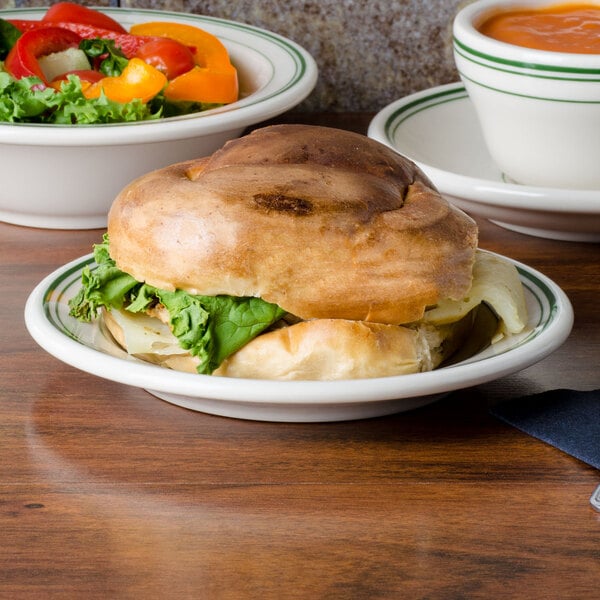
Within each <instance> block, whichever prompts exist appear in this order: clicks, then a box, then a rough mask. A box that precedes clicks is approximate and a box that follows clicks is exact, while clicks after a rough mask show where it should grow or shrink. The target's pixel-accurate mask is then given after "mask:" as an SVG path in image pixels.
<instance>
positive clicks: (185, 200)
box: [108, 125, 477, 324]
mask: <svg viewBox="0 0 600 600" xmlns="http://www.w3.org/2000/svg"><path fill="white" fill-rule="evenodd" d="M108 233H109V237H110V253H111V256H112V257H113V259H114V260H115V261H116V263H117V266H118V267H119V268H120V269H121V270H123V271H126V272H127V273H130V274H131V275H133V276H134V277H135V278H136V279H138V280H140V281H146V282H147V283H149V284H151V285H154V286H156V287H159V288H163V289H174V288H180V289H183V290H186V291H188V292H190V293H192V294H202V295H217V294H228V295H233V296H260V297H261V298H263V299H264V300H266V301H268V302H273V303H275V304H278V305H279V306H281V307H282V308H283V309H284V310H286V311H288V312H291V313H293V314H295V315H297V316H299V317H301V318H302V319H312V318H341V319H352V320H365V321H375V322H381V323H395V324H397V323H407V322H411V321H415V320H418V319H420V318H421V316H422V314H423V311H424V309H425V307H427V306H430V305H433V304H435V303H436V302H437V301H438V299H440V298H453V299H458V298H460V297H462V296H463V295H464V294H465V293H466V292H467V291H468V289H469V287H470V285H471V270H472V264H473V260H474V253H475V248H476V245H477V227H476V225H475V223H474V222H473V221H472V220H471V219H470V218H469V217H467V216H466V215H465V214H464V213H462V212H461V211H459V210H457V209H455V208H453V207H452V206H450V205H449V204H448V203H447V202H446V201H445V200H444V199H443V198H442V197H441V196H440V195H439V194H438V192H437V191H436V190H435V189H434V187H433V185H432V184H431V182H429V180H428V179H427V178H426V177H425V176H424V175H423V173H422V172H421V171H420V170H419V169H418V168H417V167H416V165H414V164H413V163H412V162H410V161H409V160H407V159H406V158H404V157H402V156H400V155H398V154H397V153H395V152H393V151H392V150H390V149H389V148H387V147H385V146H384V145H382V144H380V143H378V142H376V141H374V140H371V139H369V138H367V137H365V136H362V135H359V134H355V133H351V132H348V131H341V130H337V129H331V128H324V127H313V126H303V125H279V126H273V127H266V128H263V129H259V130H256V131H254V132H253V133H251V134H250V135H247V136H245V137H242V138H240V139H238V140H234V141H231V142H228V143H227V144H226V145H225V146H224V147H223V148H222V149H221V150H219V151H218V152H216V153H215V154H214V155H213V156H212V157H209V158H203V159H199V160H193V161H188V162H185V163H179V164H175V165H172V166H170V167H167V168H165V169H161V170H158V171H154V172H152V173H149V174H147V175H145V176H143V177H141V178H139V179H137V180H136V181H134V182H132V183H131V184H130V185H129V186H128V187H126V188H125V189H124V190H123V192H122V193H121V194H120V195H119V196H118V198H117V199H116V200H115V202H114V204H113V206H112V209H111V211H110V214H109V222H108Z"/></svg>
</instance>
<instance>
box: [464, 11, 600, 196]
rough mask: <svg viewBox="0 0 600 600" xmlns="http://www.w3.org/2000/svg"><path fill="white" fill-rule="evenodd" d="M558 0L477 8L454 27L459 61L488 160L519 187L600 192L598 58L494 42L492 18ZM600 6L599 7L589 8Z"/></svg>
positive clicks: (599, 76)
mask: <svg viewBox="0 0 600 600" xmlns="http://www.w3.org/2000/svg"><path fill="white" fill-rule="evenodd" d="M554 4H556V0H522V1H520V2H515V1H511V0H478V1H476V2H474V3H472V4H469V5H468V6H466V7H465V8H463V9H462V10H461V11H459V13H458V14H457V15H456V18H455V20H454V27H453V32H454V58H455V62H456V66H457V68H458V71H459V73H460V76H461V79H462V80H463V82H464V85H465V87H466V89H467V92H468V93H469V97H470V98H471V100H472V102H473V105H474V106H475V110H476V112H477V115H478V118H479V121H480V124H481V129H482V133H483V136H484V139H485V142H486V145H487V147H488V149H489V151H490V154H491V156H492V158H493V159H494V161H495V162H496V164H497V165H498V166H499V167H500V169H501V170H502V171H503V172H504V173H505V174H506V175H507V176H508V178H510V179H512V180H514V181H515V182H517V183H521V184H526V185H533V186H548V187H557V188H568V189H590V190H591V189H600V169H599V168H598V164H599V163H600V136H599V135H598V131H600V55H598V54H574V53H566V52H551V51H544V50H534V49H530V48H524V47H521V46H516V45H512V44H507V43H504V42H500V41H496V40H494V39H492V38H490V37H488V36H485V35H483V34H481V33H480V32H479V31H478V30H477V27H478V26H479V25H480V24H481V23H482V21H484V20H485V18H486V17H487V16H489V15H491V14H495V13H497V12H500V11H502V10H507V9H514V8H529V7H543V6H550V5H554ZM590 4H597V5H598V7H599V8H600V0H590Z"/></svg>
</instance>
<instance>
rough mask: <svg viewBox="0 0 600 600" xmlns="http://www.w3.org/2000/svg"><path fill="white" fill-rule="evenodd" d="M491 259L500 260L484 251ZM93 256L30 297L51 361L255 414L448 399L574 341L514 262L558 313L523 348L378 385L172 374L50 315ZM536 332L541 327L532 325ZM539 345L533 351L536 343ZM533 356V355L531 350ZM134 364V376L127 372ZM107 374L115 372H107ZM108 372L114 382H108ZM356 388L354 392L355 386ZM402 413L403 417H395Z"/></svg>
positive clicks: (567, 322) (548, 288) (565, 305)
mask: <svg viewBox="0 0 600 600" xmlns="http://www.w3.org/2000/svg"><path fill="white" fill-rule="evenodd" d="M482 251H483V252H487V253H489V254H492V255H496V256H501V255H498V254H496V253H493V252H490V251H487V250H482ZM92 256H93V255H92V254H87V255H84V256H82V257H79V258H76V259H74V260H72V261H70V262H69V263H66V264H65V265H63V266H61V267H59V268H57V269H56V270H54V271H53V272H52V273H50V274H49V275H47V276H46V277H44V278H43V279H42V280H41V281H40V282H39V283H38V284H37V285H36V286H35V288H34V289H33V290H32V291H31V293H30V295H29V297H28V298H27V301H26V304H25V310H24V318H25V324H26V327H27V329H28V331H29V333H30V335H31V336H32V337H33V339H34V340H35V341H36V342H37V343H38V345H39V346H41V348H42V349H44V350H45V351H46V352H48V353H49V354H51V355H53V356H54V357H55V358H57V359H59V360H61V361H62V362H64V363H66V364H69V365H70V366H72V367H75V368H77V369H79V370H81V371H84V372H87V373H89V374H92V375H94V376H97V377H100V378H104V379H109V380H111V381H114V382H117V383H121V384H125V385H131V386H133V387H138V388H141V389H146V390H156V391H158V392H164V393H166V394H175V395H181V396H186V397H189V398H191V399H194V398H197V399H201V398H205V399H209V400H220V401H223V402H233V403H237V404H241V405H246V406H247V407H250V406H252V405H256V404H260V405H270V406H277V407H279V408H287V407H290V408H291V407H298V406H299V405H301V406H303V407H318V406H330V407H331V406H340V407H341V406H348V407H352V406H356V405H357V404H365V405H366V404H370V403H373V402H382V401H391V400H396V401H402V400H413V401H414V399H415V398H419V397H426V396H430V395H435V394H438V395H439V394H440V393H449V392H451V391H454V390H457V389H462V388H466V387H471V386H473V385H479V384H481V383H485V382H487V381H491V380H494V379H498V378H500V377H503V376H505V375H508V374H511V373H515V372H518V371H521V370H523V369H525V368H527V367H529V366H531V365H533V364H535V363H536V362H539V361H540V360H542V359H544V358H545V357H547V356H548V355H549V354H551V353H552V352H554V351H555V350H556V349H557V348H558V347H559V346H560V345H562V344H563V342H564V341H565V340H566V339H567V338H568V336H569V334H570V332H571V329H572V326H573V320H574V315H573V308H572V305H571V303H570V301H569V299H568V297H567V295H566V294H565V292H564V291H563V290H562V289H561V288H560V287H559V286H558V285H557V284H556V283H555V282H553V281H552V280H551V279H550V278H548V277H547V276H546V275H544V274H542V273H540V272H539V271H537V270H536V269H533V268H532V267H529V266H527V265H524V264H523V263H520V262H518V261H515V260H512V259H509V258H507V257H502V258H505V259H506V260H509V261H510V262H512V263H513V264H514V265H515V266H516V267H517V268H518V269H519V272H520V273H527V274H528V276H530V277H532V278H535V279H536V280H537V281H539V282H540V283H541V284H542V285H543V286H545V290H543V293H545V294H549V293H551V294H552V296H553V300H554V302H553V305H554V308H553V309H552V311H551V314H550V315H549V316H548V318H547V320H546V321H545V323H544V328H543V330H542V331H540V332H539V333H538V334H536V335H535V337H534V338H533V339H532V340H531V341H529V342H526V341H522V342H521V343H519V344H518V345H517V346H516V347H512V348H510V349H507V350H506V351H505V352H503V353H501V354H498V355H494V356H491V357H487V358H484V359H480V360H479V361H475V362H469V361H466V362H464V363H459V364H456V365H452V366H448V367H444V368H441V369H437V370H434V371H429V372H426V373H415V374H409V375H399V376H392V377H381V378H372V379H353V380H341V381H339V380H338V381H272V380H261V379H238V378H228V377H213V376H210V375H196V374H193V373H182V372H178V371H171V370H169V369H165V368H164V367H160V366H157V365H152V364H150V363H145V362H143V361H141V360H139V359H135V358H133V357H127V358H119V357H116V356H112V355H110V354H106V353H104V352H102V351H101V350H99V349H97V348H92V347H90V346H88V345H85V344H83V343H82V342H80V341H76V340H75V339H73V338H72V337H71V336H68V335H67V334H65V332H61V331H59V330H58V328H57V327H56V326H55V325H54V324H52V323H51V322H50V320H49V319H48V315H47V310H48V309H47V306H48V303H49V302H50V300H48V291H49V290H50V289H51V286H52V285H54V284H56V281H57V280H58V279H59V278H64V277H66V276H67V274H69V275H72V274H74V273H75V272H76V271H80V270H81V268H82V267H83V266H84V264H85V263H86V262H87V261H89V260H90V259H91V257H92ZM530 293H531V292H530ZM532 326H539V323H538V324H532ZM532 342H535V346H534V347H533V348H531V343H532ZM528 349H530V350H534V352H530V353H528V352H527V350H528ZM125 363H126V364H127V367H128V368H127V369H121V372H119V369H118V367H123V366H124V364H125ZM106 367H108V369H107V368H106ZM107 372H110V373H112V375H110V376H109V375H107ZM349 384H351V385H349ZM395 412H398V411H395Z"/></svg>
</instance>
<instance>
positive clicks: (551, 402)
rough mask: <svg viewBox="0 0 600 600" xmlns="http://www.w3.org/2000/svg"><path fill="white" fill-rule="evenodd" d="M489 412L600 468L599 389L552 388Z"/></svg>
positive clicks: (509, 402)
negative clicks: (585, 390) (579, 390)
mask: <svg viewBox="0 0 600 600" xmlns="http://www.w3.org/2000/svg"><path fill="white" fill-rule="evenodd" d="M490 412H491V414H492V415H494V416H495V417H497V418H499V419H501V420H503V421H505V422H506V423H508V424H509V425H512V426H513V427H516V428H517V429H520V430H521V431H523V432H525V433H527V434H529V435H532V436H533V437H535V438H537V439H539V440H542V441H543V442H546V443H547V444H550V445H552V446H554V447H556V448H559V449H560V450H562V451H563V452H566V453H567V454H570V455H571V456H574V457H575V458H578V459H579V460H582V461H583V462H585V463H587V464H588V465H591V466H592V467H595V468H596V469H600V390H593V391H589V392H577V391H574V390H552V391H549V392H543V393H541V394H535V395H533V396H525V397H523V398H517V399H514V400H509V401H508V402H503V403H501V404H498V405H496V406H494V407H493V408H491V409H490Z"/></svg>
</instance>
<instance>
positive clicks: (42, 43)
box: [4, 27, 81, 84]
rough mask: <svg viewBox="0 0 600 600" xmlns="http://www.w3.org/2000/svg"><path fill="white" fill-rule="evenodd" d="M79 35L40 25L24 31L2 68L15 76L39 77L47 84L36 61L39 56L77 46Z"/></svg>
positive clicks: (17, 77) (16, 77) (19, 77)
mask: <svg viewBox="0 0 600 600" xmlns="http://www.w3.org/2000/svg"><path fill="white" fill-rule="evenodd" d="M80 41H81V37H80V36H79V35H77V34H76V33H75V32H73V31H69V30H67V29H62V28H60V27H42V28H39V29H32V30H31V31H26V32H25V33H23V35H21V37H20V38H19V39H18V40H17V41H16V42H15V45H14V46H13V47H12V48H11V50H10V52H9V53H8V55H7V57H6V60H5V61H4V68H5V69H6V70H7V71H8V72H9V73H10V74H11V75H12V76H13V77H14V78H15V79H21V78H23V77H33V76H35V77H39V78H40V79H41V80H42V81H43V82H44V83H45V84H48V82H47V81H46V78H45V77H44V73H43V72H42V69H41V67H40V65H39V63H38V60H37V59H38V58H39V57H40V56H46V55H47V54H52V53H53V52H60V51H61V50H66V49H67V48H77V47H78V46H79V42H80Z"/></svg>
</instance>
